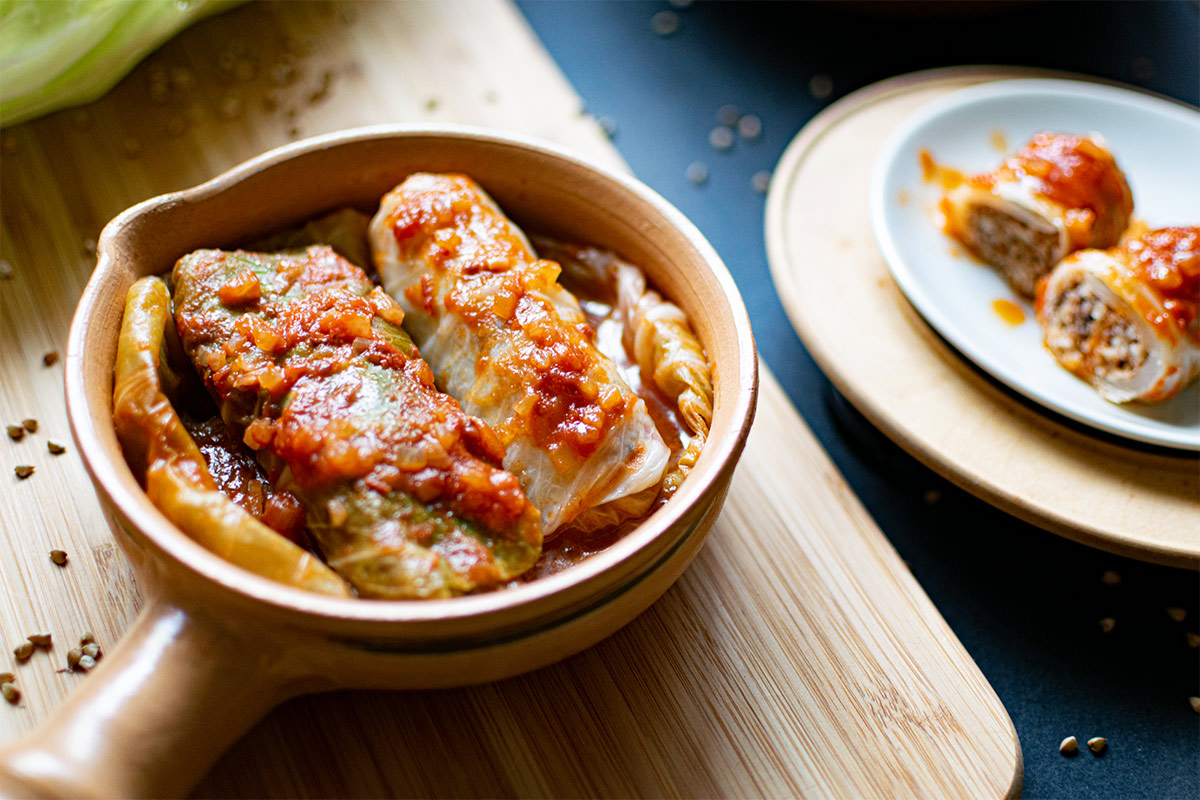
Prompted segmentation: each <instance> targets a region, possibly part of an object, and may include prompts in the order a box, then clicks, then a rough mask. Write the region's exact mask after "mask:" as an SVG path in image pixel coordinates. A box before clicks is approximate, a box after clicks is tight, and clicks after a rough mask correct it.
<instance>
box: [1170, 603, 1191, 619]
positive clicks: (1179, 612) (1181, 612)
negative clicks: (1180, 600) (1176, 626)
mask: <svg viewBox="0 0 1200 800" xmlns="http://www.w3.org/2000/svg"><path fill="white" fill-rule="evenodd" d="M1167 616H1168V617H1170V618H1171V619H1172V621H1174V622H1183V621H1184V620H1185V619H1187V609H1185V608H1179V607H1178V606H1172V607H1171V608H1168V609H1167Z"/></svg>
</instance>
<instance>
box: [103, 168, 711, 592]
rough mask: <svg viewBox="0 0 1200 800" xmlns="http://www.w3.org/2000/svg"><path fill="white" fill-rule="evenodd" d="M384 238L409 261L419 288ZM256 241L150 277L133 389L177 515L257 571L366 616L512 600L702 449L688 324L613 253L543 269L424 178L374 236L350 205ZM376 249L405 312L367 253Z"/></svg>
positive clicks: (484, 201) (464, 202)
mask: <svg viewBox="0 0 1200 800" xmlns="http://www.w3.org/2000/svg"><path fill="white" fill-rule="evenodd" d="M414 186H415V187H419V191H416V192H415V196H416V198H417V199H416V200H415V201H414V203H413V205H412V206H411V207H406V206H404V204H403V203H400V202H398V201H399V200H402V199H403V198H404V196H405V195H404V194H403V192H408V191H410V190H412V189H413V187H414ZM401 190H403V192H402V191H401ZM406 215H408V216H406ZM381 220H385V222H381ZM405 220H407V222H406V221H405ZM383 234H385V235H386V236H385V238H386V241H387V242H394V243H396V244H397V246H399V245H400V243H401V242H406V243H407V246H408V248H409V250H410V251H411V253H413V255H412V257H411V258H410V259H409V261H408V262H407V264H408V266H409V270H408V271H407V272H405V273H404V278H403V281H400V282H399V283H397V274H398V271H397V263H398V262H397V261H396V259H395V258H390V257H389V255H388V253H387V252H386V251H385V248H381V247H380V246H379V241H380V237H381V235H383ZM406 236H407V239H406V238H405V237H406ZM314 241H321V242H330V243H332V244H334V245H335V246H336V250H335V249H334V247H331V246H329V245H327V244H313V242H314ZM368 244H370V250H369V249H368ZM249 247H250V249H239V250H216V249H207V250H197V251H194V252H192V253H189V254H188V255H186V256H184V257H183V258H180V259H179V260H178V262H177V263H176V264H175V267H174V270H173V271H172V273H171V275H170V276H169V279H168V280H167V281H163V280H161V279H159V278H146V279H143V280H142V281H139V282H138V283H137V284H135V288H136V289H137V291H136V292H134V291H131V293H130V296H129V298H128V299H127V304H126V312H125V317H126V323H127V327H129V331H130V332H123V334H122V337H121V340H120V343H119V348H118V349H119V352H120V356H119V358H118V363H119V364H122V363H124V364H127V365H130V369H128V370H126V371H125V372H124V373H122V371H121V370H118V375H117V378H118V379H117V383H116V388H115V392H114V415H115V420H116V423H117V430H118V434H119V437H120V440H121V443H122V446H123V447H124V449H125V454H126V458H127V460H128V462H129V464H130V466H131V467H132V468H133V469H134V471H135V473H136V474H137V475H138V477H139V480H141V481H142V483H143V486H145V487H146V489H147V492H148V494H150V496H151V498H152V500H153V501H154V503H155V505H157V506H158V507H159V509H160V510H161V511H163V513H164V514H165V515H166V516H167V517H168V518H169V519H171V520H172V521H173V522H174V523H175V524H176V525H178V526H179V527H180V528H181V529H182V530H184V531H185V532H187V533H188V534H189V535H190V536H192V538H194V539H196V540H197V541H199V542H200V543H201V544H203V545H204V546H205V547H206V548H208V549H210V550H212V551H213V552H216V553H219V554H220V555H222V556H224V557H225V558H226V559H228V560H230V561H232V562H233V563H235V564H238V565H239V566H243V567H245V568H247V569H250V570H252V571H255V572H258V573H259V574H262V575H265V576H267V577H271V578H273V579H274V580H278V581H281V582H284V583H289V584H291V585H294V586H299V587H301V588H305V589H308V590H310V591H317V592H321V593H325V594H334V595H356V596H359V597H364V598H378V599H422V598H444V597H454V596H459V595H465V594H474V593H479V592H486V591H492V590H496V589H503V588H510V587H515V586H517V585H519V584H522V583H526V582H529V581H532V580H536V579H539V578H542V577H545V576H548V575H551V574H554V573H556V572H559V571H561V570H563V569H565V568H567V567H570V566H572V565H574V564H577V563H579V562H580V561H582V560H583V559H585V558H587V557H588V556H590V555H593V554H595V553H598V552H600V551H603V550H605V549H607V548H609V547H610V546H611V545H612V544H614V543H615V542H617V541H618V540H619V539H621V538H622V537H624V536H625V534H627V533H628V532H629V531H631V530H632V529H633V528H634V527H636V526H637V525H639V524H640V523H641V522H642V521H643V520H645V519H646V518H647V517H648V516H649V515H650V514H651V513H653V511H654V510H655V509H656V508H658V507H659V506H660V505H662V504H664V503H665V502H666V501H667V500H668V499H669V498H670V497H671V496H672V495H673V494H674V492H675V491H676V490H677V489H678V488H679V487H680V485H681V484H682V482H683V481H684V479H685V478H686V476H687V475H688V473H689V471H690V470H691V469H692V467H693V466H694V465H695V463H696V461H697V459H698V458H699V455H700V452H701V450H702V448H703V447H704V444H705V440H706V437H707V435H708V432H709V426H710V425H711V423H712V416H713V386H712V380H711V373H710V369H709V364H708V361H707V356H706V355H705V353H704V350H703V347H702V346H701V344H700V342H699V340H698V339H697V337H696V335H695V334H694V333H693V331H692V329H691V326H690V324H689V322H688V319H687V316H686V315H685V314H684V312H683V311H682V310H681V309H680V308H679V307H678V306H675V305H674V304H673V303H671V302H669V301H667V300H665V299H664V298H663V297H662V296H661V295H659V294H658V293H657V292H656V291H655V290H654V289H653V288H651V287H649V286H648V285H647V280H646V277H645V275H644V274H643V273H642V271H641V270H640V269H639V268H638V267H636V266H634V265H632V264H630V263H628V262H626V261H624V260H622V259H621V258H620V257H619V256H617V255H616V254H615V253H612V252H610V251H606V250H602V249H599V248H595V247H591V246H585V245H577V244H571V243H566V242H561V241H556V240H551V239H539V240H538V247H539V249H541V250H542V251H543V253H542V255H544V256H546V257H544V258H543V257H540V256H539V254H536V253H535V252H534V250H533V248H532V247H531V245H530V243H529V240H528V239H526V237H525V235H524V233H523V232H521V230H520V229H519V228H517V227H516V226H515V225H514V224H513V223H511V222H510V221H509V220H508V219H507V218H506V217H505V216H504V215H503V213H502V212H500V210H499V209H498V208H497V207H496V206H495V204H494V203H492V201H491V200H490V199H489V198H488V197H487V195H486V194H484V193H483V191H482V190H481V189H479V187H478V186H476V185H475V184H474V183H473V182H472V181H471V180H470V179H468V178H465V177H463V176H455V175H448V176H447V175H431V174H417V175H414V176H412V177H411V178H410V179H409V180H408V181H406V182H405V183H404V184H403V185H402V186H401V187H400V189H398V190H396V191H395V192H393V193H391V194H390V195H388V197H387V198H385V199H384V201H383V204H382V207H381V210H380V212H379V213H378V214H377V215H376V217H375V220H374V222H372V224H371V227H370V235H369V237H368V232H367V217H366V216H365V215H364V214H362V213H359V212H355V211H352V210H348V209H343V210H342V211H338V212H336V213H333V214H330V215H328V216H326V217H322V218H320V219H317V220H310V221H309V222H307V223H306V224H305V225H304V226H303V227H302V228H296V229H291V230H288V231H285V232H283V233H281V234H277V235H274V236H271V237H269V238H267V239H260V240H258V241H257V243H253V244H251V245H250V246H249ZM371 250H373V251H374V252H373V253H370V251H371ZM343 253H344V254H345V256H343V255H342V254H343ZM371 255H373V256H374V259H375V262H376V264H377V265H378V269H379V276H380V278H381V281H382V282H383V284H384V285H385V286H390V287H391V288H392V290H393V291H395V292H396V296H397V297H398V298H399V302H397V300H395V299H393V297H392V296H390V295H389V294H388V293H387V292H385V291H384V289H383V288H382V287H381V286H378V285H376V284H375V283H373V281H372V279H371V277H370V276H368V274H367V273H366V272H364V270H363V269H362V268H360V267H359V266H356V264H355V263H351V260H348V258H350V259H353V261H355V262H369V261H370V256H371ZM393 255H394V253H393ZM366 266H367V268H368V269H369V268H370V265H369V264H366ZM131 332H132V333H131ZM133 333H137V335H133ZM414 340H415V341H414ZM160 441H161V442H166V443H169V444H170V447H163V446H157V445H153V443H155V442H160ZM148 443H150V444H148ZM155 447H157V449H155ZM151 451H153V452H151ZM544 543H545V544H544Z"/></svg>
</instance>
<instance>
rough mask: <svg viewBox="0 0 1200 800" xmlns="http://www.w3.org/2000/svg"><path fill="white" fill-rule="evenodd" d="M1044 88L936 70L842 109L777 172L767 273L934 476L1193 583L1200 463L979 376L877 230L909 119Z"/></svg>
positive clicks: (838, 380) (1199, 541) (819, 120)
mask: <svg viewBox="0 0 1200 800" xmlns="http://www.w3.org/2000/svg"><path fill="white" fill-rule="evenodd" d="M1046 76H1047V73H1044V72H1031V71H1029V70H1018V69H1012V68H997V67H972V68H951V69H942V70H933V71H929V72H922V73H915V74H912V75H904V76H900V77H898V78H892V79H890V80H887V81H883V82H882V83H878V84H875V85H873V86H869V87H867V88H865V89H862V90H860V91H858V92H855V93H854V94H852V95H849V96H847V97H845V98H844V99H842V100H840V101H839V102H837V103H835V104H834V105H832V106H830V107H829V108H828V109H826V110H825V111H824V112H822V113H821V114H820V115H818V116H817V117H815V118H814V119H813V120H812V121H811V122H810V123H809V124H808V125H806V126H805V127H804V129H803V130H801V131H800V133H799V135H797V137H796V138H795V140H794V141H793V142H792V143H791V145H789V147H788V149H787V151H786V152H785V153H784V155H783V158H782V159H781V160H780V162H779V165H778V167H777V168H776V170H775V175H774V179H773V181H772V186H771V192H770V196H769V197H768V200H767V213H766V242H767V256H768V260H769V261H770V266H771V274H772V276H773V277H774V280H775V285H776V287H777V288H778V290H779V294H780V296H781V297H782V299H783V304H784V307H785V308H786V309H787V313H788V316H789V317H790V318H791V321H792V324H793V326H795V328H796V332H797V333H798V334H799V335H800V338H801V339H803V341H804V343H805V345H806V346H807V348H808V350H809V352H810V353H811V354H812V356H813V358H814V359H816V361H817V363H818V364H819V365H820V367H821V369H823V370H824V371H825V374H826V375H828V376H829V378H830V380H832V381H833V383H834V384H835V385H836V386H837V388H838V389H839V390H840V391H841V392H842V393H844V394H845V395H846V397H847V398H849V400H850V401H851V402H852V403H853V404H854V405H855V406H856V407H857V408H858V409H859V411H861V412H862V413H863V414H864V415H866V416H867V417H868V418H869V419H870V420H871V421H872V422H873V423H874V424H875V425H876V426H878V427H879V428H880V429H881V430H882V431H883V432H884V433H885V434H887V435H888V436H889V437H891V438H892V439H893V440H895V441H896V442H897V443H898V444H900V445H901V446H902V447H904V448H905V449H906V450H908V451H909V452H910V453H912V454H913V455H914V456H916V457H917V458H918V459H920V460H921V461H923V462H924V463H925V464H927V465H929V466H930V467H932V468H933V469H935V470H937V471H938V472H939V473H941V474H942V475H944V476H946V477H947V478H948V479H950V480H951V481H953V482H954V483H956V484H958V485H959V486H961V487H963V488H964V489H966V490H968V491H970V492H972V493H973V494H976V495H978V496H979V497H981V498H983V499H984V500H986V501H988V502H989V503H992V504H993V505H995V506H997V507H999V508H1001V509H1004V510H1005V511H1008V512H1010V513H1012V514H1014V515H1016V516H1018V517H1020V518H1021V519H1024V520H1026V521H1028V522H1032V523H1033V524H1035V525H1039V526H1041V527H1043V528H1046V529H1047V530H1050V531H1053V532H1054V533H1057V534H1061V535H1063V536H1066V537H1067V538H1070V539H1073V540H1075V541H1078V542H1081V543H1083V544H1087V545H1091V546H1094V547H1098V548H1102V549H1104V550H1109V551H1112V552H1114V553H1119V554H1121V555H1124V556H1129V557H1132V558H1138V559H1142V560H1145V561H1153V562H1156V563H1160V564H1169V565H1173V566H1181V567H1188V568H1192V569H1197V568H1200V458H1198V457H1197V456H1196V454H1194V453H1186V452H1183V451H1169V450H1165V449H1156V448H1148V447H1142V446H1140V445H1134V444H1132V443H1127V442H1125V441H1122V440H1119V439H1117V438H1115V437H1110V436H1107V435H1104V434H1097V433H1095V432H1093V431H1091V430H1089V429H1087V428H1085V427H1084V426H1081V425H1077V424H1075V423H1072V422H1069V421H1067V420H1065V419H1063V418H1061V417H1058V416H1056V415H1054V414H1053V413H1051V412H1049V411H1046V410H1044V409H1042V408H1041V407H1040V406H1037V405H1035V404H1033V403H1031V402H1028V401H1026V400H1024V399H1023V398H1021V397H1019V396H1018V395H1016V394H1015V393H1013V392H1011V391H1009V390H1008V389H1006V388H1004V387H1003V386H1002V385H1000V384H999V383H997V382H996V381H994V380H992V379H991V378H989V377H988V376H987V375H985V374H984V373H983V372H981V371H980V370H978V369H976V368H975V367H974V366H973V365H972V364H971V363H969V362H968V361H967V360H966V359H965V358H964V357H963V356H962V355H961V354H960V353H959V352H958V351H957V350H955V349H954V348H952V347H951V346H950V345H949V344H947V343H946V342H945V341H944V340H943V339H942V338H941V337H940V336H938V334H937V333H936V332H934V330H933V329H932V328H930V327H929V325H928V324H927V323H926V322H925V321H924V319H923V318H922V317H921V316H920V314H918V313H917V311H916V310H915V309H914V308H913V307H912V306H911V305H910V304H909V303H908V301H907V300H906V299H905V297H904V295H903V294H902V293H901V291H900V288H899V287H898V286H897V285H896V282H895V281H894V280H893V279H892V276H891V273H890V272H889V271H888V268H887V265H886V263H885V262H884V259H883V255H882V254H881V253H880V251H879V248H878V245H877V244H876V241H875V235H874V233H873V231H872V228H871V221H870V216H869V211H868V190H869V184H870V175H871V170H872V168H873V166H874V163H875V157H876V155H877V154H878V153H879V151H880V149H881V148H882V146H883V144H884V142H885V141H886V140H887V138H888V136H889V135H890V134H891V132H892V131H893V130H894V129H895V128H896V126H897V125H899V124H900V123H901V122H902V121H903V120H904V119H905V118H906V117H907V116H908V115H909V114H911V113H912V112H914V111H916V110H917V109H919V108H920V107H921V106H923V105H925V104H926V103H928V102H930V101H932V100H935V99H937V98H940V97H942V96H943V95H945V94H947V93H949V92H952V91H956V90H958V89H962V88H965V87H967V86H971V85H974V84H978V83H982V82H985V81H993V80H1003V79H1009V78H1028V77H1046ZM1053 77H1064V76H1063V75H1061V74H1055V75H1053ZM1065 77H1077V76H1065ZM1194 390H1195V387H1193V388H1192V389H1190V390H1189V391H1194Z"/></svg>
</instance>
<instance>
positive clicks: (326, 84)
mask: <svg viewBox="0 0 1200 800" xmlns="http://www.w3.org/2000/svg"><path fill="white" fill-rule="evenodd" d="M332 87H333V73H332V72H324V73H322V74H321V85H320V87H318V88H317V90H316V91H314V92H312V93H311V94H309V96H308V104H309V105H313V104H314V103H319V102H321V101H322V100H324V99H325V98H326V97H328V96H329V90H330V89H331V88H332Z"/></svg>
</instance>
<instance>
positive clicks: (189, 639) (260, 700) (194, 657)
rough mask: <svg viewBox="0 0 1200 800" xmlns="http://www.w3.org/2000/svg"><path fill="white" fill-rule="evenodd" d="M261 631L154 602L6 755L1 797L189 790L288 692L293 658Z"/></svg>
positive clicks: (1, 764)
mask: <svg viewBox="0 0 1200 800" xmlns="http://www.w3.org/2000/svg"><path fill="white" fill-rule="evenodd" d="M251 633H253V632H251ZM254 638H255V640H256V644H252V643H251V641H250V640H251V636H250V635H248V634H247V633H246V632H240V633H239V632H236V631H234V630H231V629H230V628H229V627H228V625H226V624H224V623H222V622H220V621H218V620H217V619H215V618H214V617H210V616H207V615H204V614H196V613H193V612H192V611H190V610H184V609H182V608H180V607H179V606H177V605H175V604H173V603H169V602H163V601H151V602H150V603H149V605H147V607H146V608H144V609H142V612H141V614H140V615H139V616H138V618H137V620H136V621H135V622H134V624H133V626H132V627H131V628H130V629H129V631H128V633H126V635H125V637H124V638H123V639H122V641H121V643H120V645H119V646H118V647H117V648H116V649H115V650H114V652H113V653H112V655H110V656H108V657H106V658H103V659H102V660H101V661H100V662H99V663H98V665H97V666H96V668H95V670H94V671H93V672H92V673H91V674H89V675H88V676H87V677H86V680H84V681H83V683H82V685H80V686H79V687H78V688H77V689H76V690H75V691H73V692H72V693H71V695H70V697H69V698H68V699H67V701H66V702H65V703H63V705H62V706H61V707H59V708H58V709H57V710H56V711H55V713H54V714H53V715H52V716H51V717H50V718H49V719H47V720H46V722H45V723H44V724H43V725H41V726H40V727H39V728H38V729H36V730H35V731H33V733H31V734H30V735H29V736H27V737H26V738H24V739H22V740H19V741H17V742H15V743H14V744H12V745H11V746H9V747H7V748H5V749H4V750H2V751H0V798H18V797H79V798H101V797H128V798H133V797H174V796H182V795H183V794H185V793H186V792H187V791H188V790H190V789H191V787H192V786H193V785H195V783H196V781H198V780H199V779H200V777H201V776H202V775H203V774H204V773H205V772H206V771H207V770H208V769H209V767H210V766H211V765H212V763H213V762H214V761H215V760H216V759H217V757H218V756H220V755H221V753H222V752H223V751H224V750H225V749H226V748H227V747H228V746H229V745H230V744H231V743H232V742H233V740H234V739H236V738H237V737H239V736H241V735H242V734H243V733H244V732H245V731H246V730H248V729H249V728H250V726H251V725H253V724H254V723H255V722H257V721H258V720H259V719H260V718H261V717H262V716H263V715H264V714H266V712H267V711H268V710H270V709H271V707H273V706H274V705H275V704H276V703H278V702H280V701H281V700H282V699H283V698H284V697H286V696H287V695H288V694H289V693H288V692H286V691H283V692H281V691H280V687H281V686H286V685H288V683H289V681H288V680H287V677H286V676H285V675H281V674H280V673H281V669H280V668H278V667H277V666H274V664H277V663H279V662H281V661H286V659H281V658H273V656H274V655H277V653H273V652H272V650H273V649H272V648H269V647H268V648H263V647H262V646H261V639H260V638H259V637H254Z"/></svg>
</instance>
